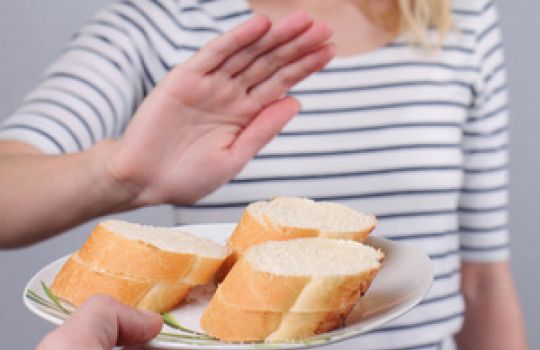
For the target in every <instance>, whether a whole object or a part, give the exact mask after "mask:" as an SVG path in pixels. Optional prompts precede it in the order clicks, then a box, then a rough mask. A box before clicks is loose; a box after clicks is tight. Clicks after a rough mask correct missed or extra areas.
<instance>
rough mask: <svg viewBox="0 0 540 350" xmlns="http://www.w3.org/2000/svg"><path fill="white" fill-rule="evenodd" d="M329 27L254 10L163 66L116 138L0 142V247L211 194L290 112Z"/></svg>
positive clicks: (324, 54) (300, 16) (323, 56)
mask: <svg viewBox="0 0 540 350" xmlns="http://www.w3.org/2000/svg"><path fill="white" fill-rule="evenodd" d="M331 33H332V32H331V30H330V28H329V27H328V26H327V25H326V24H323V23H319V22H314V21H313V19H312V18H311V17H309V16H308V15H306V14H305V13H296V14H293V15H291V16H290V17H287V18H285V19H284V20H283V21H281V22H280V23H279V24H276V25H275V26H272V24H271V22H270V21H269V20H268V19H267V18H266V17H264V16H255V17H254V18H253V19H251V20H249V21H248V22H247V23H245V24H243V25H242V26H240V27H238V28H236V29H233V30H232V31H231V32H229V33H227V34H225V35H224V36H222V37H220V38H218V39H216V40H214V41H212V42H211V43H209V44H208V45H207V46H206V47H205V48H203V49H202V50H200V51H199V52H198V53H197V54H195V55H194V56H193V57H192V58H191V59H189V60H188V61H187V62H185V63H184V64H181V65H179V66H177V67H176V68H174V69H173V70H172V71H171V72H169V74H168V75H167V76H166V77H165V78H164V79H163V80H162V81H161V82H160V83H159V84H158V85H157V87H156V88H155V89H154V90H153V91H152V92H151V93H150V94H149V96H148V97H147V98H146V99H145V100H144V101H143V102H142V104H141V105H140V106H139V108H138V110H137V112H136V113H135V115H134V117H133V120H132V122H131V123H130V125H129V127H128V128H127V130H126V132H125V134H124V136H123V137H122V139H120V140H104V141H101V142H99V143H98V144H96V145H95V146H94V147H92V148H90V149H88V150H86V151H84V152H80V153H75V154H68V155H59V156H49V155H44V154H41V153H40V152H39V151H37V150H36V149H34V148H33V147H32V146H29V145H27V144H23V143H20V142H7V141H5V142H0V188H2V190H1V191H2V192H1V195H0V208H2V211H1V212H0V222H2V231H1V233H0V248H2V247H3V248H13V247H19V246H23V245H26V244H30V243H33V242H36V241H39V240H42V239H45V238H47V237H50V236H51V235H53V234H55V233H57V232H60V231H63V230H65V229H68V228H70V227H73V226H75V225H77V224H79V223H82V222H84V221H86V220H89V219H91V218H94V217H97V216H100V215H104V214H107V213H112V212H117V211H122V210H127V209H131V208H137V207H142V206H146V205H153V204H158V203H177V204H188V203H192V202H194V201H195V200H197V199H198V198H201V197H202V196H204V195H206V194H208V193H210V192H212V191H214V190H215V189H217V188H218V187H220V186H221V185H222V184H224V183H225V182H227V181H228V180H230V179H231V178H232V177H233V176H234V175H236V174H237V173H238V172H239V171H240V170H241V169H242V168H243V167H244V165H245V164H246V163H247V162H248V161H249V160H250V159H251V158H252V157H253V156H254V155H255V154H256V153H257V152H258V151H259V150H260V149H261V148H262V147H263V146H264V145H265V144H266V143H267V142H268V141H270V140H271V139H272V137H273V136H275V135H276V134H277V133H278V132H279V131H280V130H281V129H282V128H283V126H284V125H285V124H286V123H287V122H288V121H289V120H290V119H291V118H292V117H293V116H294V115H295V114H296V113H297V111H298V109H299V103H298V101H296V100H295V99H294V98H291V97H284V95H285V94H286V92H287V91H288V90H289V88H290V87H291V86H293V85H294V84H296V83H297V82H298V81H300V80H302V79H303V78H305V77H306V76H308V75H309V74H311V73H313V72H314V71H317V70H319V69H321V68H322V67H323V66H324V65H325V64H326V63H327V62H328V61H329V60H330V59H331V58H332V56H333V55H334V49H333V47H332V46H329V45H327V44H326V41H327V40H328V39H329V38H330V36H331ZM22 191H24V193H25V195H24V196H21V192H22ZM81 198H84V200H81ZM21 208H24V210H22V209H21Z"/></svg>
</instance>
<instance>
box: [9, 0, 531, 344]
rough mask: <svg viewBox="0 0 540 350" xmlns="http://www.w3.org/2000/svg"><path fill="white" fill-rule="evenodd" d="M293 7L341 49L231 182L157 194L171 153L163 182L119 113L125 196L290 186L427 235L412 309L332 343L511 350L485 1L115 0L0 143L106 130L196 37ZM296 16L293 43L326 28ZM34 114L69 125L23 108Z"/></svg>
mask: <svg viewBox="0 0 540 350" xmlns="http://www.w3.org/2000/svg"><path fill="white" fill-rule="evenodd" d="M297 10H303V11H305V12H308V13H309V14H311V15H312V16H313V17H314V18H316V19H317V20H323V21H324V22H326V23H328V24H329V25H330V27H332V29H333V31H334V34H333V36H332V39H331V40H332V41H333V42H334V45H335V48H336V50H337V57H336V58H335V59H334V60H333V61H332V62H331V63H330V64H329V65H328V66H326V67H325V68H324V69H323V70H322V71H321V72H319V73H317V74H314V75H313V76H311V77H309V78H308V79H306V80H304V81H303V82H302V83H300V84H299V85H298V86H297V87H295V88H293V89H292V90H291V91H290V94H291V95H292V96H294V97H296V98H297V99H298V100H300V102H301V103H302V106H303V109H302V110H301V111H300V113H299V116H298V117H296V118H295V119H293V120H292V121H291V122H290V123H289V124H288V125H287V126H286V127H285V129H284V130H283V132H282V133H281V134H280V135H279V136H278V137H277V138H276V139H274V140H273V141H272V142H271V143H270V144H269V145H268V146H267V147H265V148H264V149H263V150H262V151H261V152H260V153H259V154H258V155H257V156H256V157H255V159H254V160H253V161H251V162H250V163H248V164H247V166H246V167H245V168H244V169H243V170H242V171H241V172H240V174H239V175H238V176H237V177H236V178H235V179H234V180H232V181H231V182H230V183H229V184H227V185H225V186H223V187H221V188H220V189H218V190H217V191H215V192H213V193H212V194H210V195H209V196H207V197H205V198H204V199H203V200H201V201H199V202H197V203H195V204H194V205H191V201H192V199H193V198H196V197H197V196H192V197H187V198H186V197H182V196H174V195H173V196H171V195H169V194H168V190H169V189H170V188H173V187H174V186H173V185H171V184H172V183H173V182H172V180H171V179H173V178H175V174H177V171H175V170H178V168H175V167H174V166H172V167H171V166H170V162H166V161H164V162H162V163H160V164H163V169H164V170H163V173H164V174H166V175H165V179H163V178H162V179H158V180H156V179H155V177H154V176H153V175H151V174H144V173H143V175H140V174H137V175H134V174H135V172H134V171H132V169H130V166H132V167H138V166H140V163H141V161H140V159H139V158H140V155H144V157H151V156H152V157H155V156H156V155H157V154H161V152H158V151H154V152H156V153H151V152H152V149H149V148H148V145H151V144H152V142H151V141H152V140H147V141H148V142H147V143H146V144H145V143H143V142H140V141H139V140H141V139H145V134H144V132H143V130H146V129H151V128H152V123H151V122H150V121H149V122H148V123H132V124H130V128H129V129H128V132H127V134H126V136H125V137H127V138H128V139H129V140H131V141H130V142H125V140H126V139H125V138H124V141H122V142H120V143H119V145H120V146H121V147H122V149H123V150H124V151H123V152H120V154H121V156H118V157H117V158H116V161H115V162H113V164H114V167H113V169H114V173H115V176H116V178H117V179H120V182H121V183H122V184H124V183H128V184H130V186H127V188H128V189H132V188H134V189H136V190H135V191H134V192H135V193H136V194H137V195H136V196H135V197H134V200H133V201H132V202H131V205H130V206H141V205H148V204H155V203H164V202H167V203H174V204H177V205H179V206H177V210H176V218H177V222H178V223H201V222H223V221H234V220H236V219H237V218H238V217H239V212H240V211H241V209H242V207H243V206H245V204H247V203H248V202H251V201H255V200H259V199H264V198H268V197H270V196H274V195H281V194H287V195H298V196H305V197H312V198H317V199H325V200H334V201H339V202H343V203H345V204H348V205H351V206H353V207H357V208H359V209H362V210H364V211H370V212H374V213H375V214H377V216H378V217H379V220H380V225H379V228H378V229H377V232H379V233H380V234H383V235H386V236H389V237H391V238H393V239H396V240H400V241H403V242H409V243H412V244H415V245H417V246H419V247H422V248H423V249H425V251H426V252H427V253H428V254H429V255H430V257H431V258H432V261H433V266H434V270H435V275H436V277H435V283H434V285H433V288H432V290H431V291H430V293H429V295H428V296H427V298H426V299H425V300H424V301H423V302H422V303H421V304H420V305H419V306H418V307H416V308H415V309H414V310H412V311H411V312H409V313H408V314H407V315H405V316H403V317H401V318H400V319H398V320H395V321H394V322H392V323H391V324H389V325H387V326H385V327H383V328H381V329H378V330H377V331H375V332H371V333H369V334H366V335H364V336H362V337H360V338H358V339H355V340H351V341H350V342H348V343H344V344H343V345H342V346H343V347H344V348H351V347H354V348H362V349H439V348H444V349H447V348H448V349H451V348H453V347H454V341H453V340H452V337H453V335H455V334H457V337H456V339H457V343H458V345H459V347H460V348H462V349H523V348H525V346H526V345H525V340H524V335H523V326H522V321H521V316H520V311H519V307H518V305H517V301H516V296H515V292H514V289H513V287H512V282H511V277H510V273H509V269H508V264H507V262H506V260H507V257H508V233H507V230H506V228H507V222H506V181H507V175H506V163H507V148H506V138H507V108H506V107H507V101H506V86H505V73H504V62H503V55H502V50H501V41H500V33H499V29H498V24H497V13H496V9H495V7H494V5H493V3H492V2H490V1H487V0H479V1H464V0H463V1H453V2H452V3H450V2H449V1H442V0H441V1H437V2H435V1H433V2H427V1H413V0H409V1H407V0H396V1H391V0H388V1H387V0H384V1H380V0H379V1H373V0H358V1H353V0H342V1H339V2H336V1H332V2H330V1H324V0H290V1H287V2H285V1H266V0H251V1H246V0H221V1H203V0H199V1H195V0H192V1H183V2H177V1H165V0H163V1H157V0H153V1H150V0H149V1H122V2H115V3H113V4H111V5H110V6H109V7H108V8H107V9H105V10H104V11H103V12H101V13H100V14H98V15H97V16H96V17H95V18H94V19H93V20H92V21H90V22H89V23H88V24H87V25H86V26H85V27H84V28H83V29H82V30H81V31H80V32H79V33H78V34H77V35H76V36H75V37H74V38H73V40H72V41H71V42H70V44H69V45H68V48H67V50H66V52H65V53H64V54H63V56H62V57H61V58H60V59H59V60H58V62H57V63H56V64H54V65H53V66H52V67H51V69H50V70H49V73H48V75H47V78H46V79H45V80H44V82H43V83H42V84H41V86H40V87H38V88H37V89H36V90H35V91H34V93H32V94H31V95H30V97H29V98H28V100H27V101H26V102H25V104H24V105H23V106H22V107H21V109H20V110H19V111H18V112H17V113H16V114H15V115H14V116H13V117H12V118H10V119H9V120H8V121H7V122H6V124H5V127H4V131H3V133H2V137H3V138H4V139H10V140H18V143H17V142H13V141H12V142H11V143H10V147H13V148H16V149H18V150H21V151H22V150H23V148H24V149H30V148H31V149H32V150H34V149H35V148H37V149H39V150H41V151H43V152H48V153H62V152H78V151H81V150H82V149H86V148H88V147H90V146H91V145H92V144H93V143H94V142H96V141H97V140H99V139H101V138H107V137H109V138H110V137H117V136H118V135H119V134H120V133H122V131H123V130H124V127H125V125H126V124H127V123H128V122H129V121H130V118H131V116H132V114H133V113H132V112H133V109H134V106H137V105H138V104H139V103H140V102H141V100H142V98H143V96H146V94H147V92H148V91H149V90H150V89H152V87H153V86H154V85H156V84H157V82H158V81H162V78H163V77H164V76H165V75H166V74H167V72H168V71H169V70H170V69H172V67H174V66H175V65H176V64H178V63H181V62H184V61H185V60H187V59H188V58H189V57H191V56H192V55H193V53H194V52H196V51H197V50H198V49H199V48H200V47H201V46H202V45H203V44H204V43H206V42H208V41H209V40H211V39H213V38H214V37H216V36H218V35H219V34H221V33H223V32H226V31H227V30H229V29H230V28H232V26H233V25H235V24H236V23H239V22H241V21H243V20H245V19H247V18H249V17H251V16H252V15H253V14H263V15H266V16H268V17H269V18H270V19H271V20H272V21H276V20H279V19H281V18H283V17H285V16H286V15H287V14H289V13H291V12H294V11H297ZM294 22H295V23H298V28H297V29H298V32H299V33H300V32H301V33H303V34H302V35H299V36H298V37H299V38H302V39H298V42H297V44H298V46H296V47H297V48H299V49H300V50H315V47H314V46H313V44H312V43H313V39H312V38H313V37H321V36H322V37H324V36H325V35H330V33H329V31H328V29H327V28H325V26H323V25H312V24H308V22H306V21H305V20H303V19H302V18H301V17H298V18H295V19H294ZM266 40H267V42H270V43H272V42H274V41H275V40H276V39H275V37H273V36H272V35H268V39H266ZM310 43H311V44H310ZM269 46H272V45H270V44H266V45H263V47H264V48H265V49H263V48H262V47H260V46H254V47H253V48H252V49H251V50H252V52H255V53H256V54H258V53H263V52H266V51H265V50H267V49H268V47H269ZM308 47H309V49H308ZM262 57H263V58H264V56H262ZM245 64H246V63H245V62H244V61H240V62H237V61H230V62H227V63H225V64H224V65H223V66H221V67H220V68H221V69H223V70H224V71H226V72H228V74H229V76H231V77H236V78H238V77H240V80H241V81H248V82H251V81H257V80H258V79H259V77H258V75H257V73H256V72H257V71H258V70H260V67H261V66H266V67H272V60H268V59H266V60H265V59H261V60H259V61H258V63H253V64H252V65H249V67H248V68H245V67H246V65H245ZM169 76H170V75H169ZM164 81H165V82H166V81H167V79H165V80H164ZM160 84H161V83H160ZM223 87H224V89H233V91H234V87H231V86H230V85H228V84H226V82H223ZM74 94H77V96H74ZM150 96H152V95H150ZM151 100H154V101H155V99H152V97H150V98H149V99H148V100H147V101H151ZM139 111H140V109H139ZM37 113H39V114H45V115H46V116H51V115H54V117H55V118H58V119H60V120H61V121H63V124H64V125H69V126H68V127H67V128H65V127H60V126H58V123H56V124H54V125H53V122H51V121H47V122H45V121H41V122H40V121H38V119H39V118H35V117H34V116H30V115H29V114H33V115H35V114H37ZM81 116H85V117H84V118H82V120H83V121H81V120H80V119H81V118H80V117H81ZM148 120H150V118H149V119H148ZM135 122H137V119H136V120H135ZM46 123H48V124H49V126H48V127H47V126H46V125H45V124H46ZM137 124H139V127H137ZM133 130H135V131H133ZM161 131H162V132H165V129H163V128H162V129H161ZM156 133H157V132H156ZM30 145H32V146H30ZM6 147H7V146H6ZM98 147H99V145H98ZM171 147H172V146H171ZM91 149H94V150H95V149H97V148H96V147H94V148H91ZM205 166H208V165H205V164H201V165H200V168H201V169H204V167H205ZM141 168H142V167H141ZM154 168H155V167H150V168H149V169H154ZM170 169H173V170H170ZM153 181H158V183H160V186H159V188H157V189H156V188H155V187H152V186H149V184H151V183H153ZM180 182H181V181H180ZM147 188H150V190H146V189H147ZM139 189H143V190H142V191H139Z"/></svg>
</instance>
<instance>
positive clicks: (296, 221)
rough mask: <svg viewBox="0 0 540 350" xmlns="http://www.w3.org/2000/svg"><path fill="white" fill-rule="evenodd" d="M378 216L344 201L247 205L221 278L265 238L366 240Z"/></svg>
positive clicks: (293, 199) (276, 201) (276, 200)
mask: <svg viewBox="0 0 540 350" xmlns="http://www.w3.org/2000/svg"><path fill="white" fill-rule="evenodd" d="M376 225H377V219H376V218H375V216H373V215H369V214H364V213H361V212H359V211H356V210H354V209H352V208H349V207H347V206H345V205H342V204H337V203H331V202H315V201H313V200H311V199H307V198H296V197H275V198H273V199H272V200H271V201H268V202H265V201H261V202H255V203H252V204H250V205H248V206H247V207H246V209H245V210H244V213H243V214H242V217H241V219H240V222H239V223H238V225H237V227H236V229H235V230H234V232H233V234H232V236H231V237H230V238H229V241H228V242H227V245H228V246H229V247H230V248H231V250H232V254H231V255H230V256H229V257H228V258H227V260H226V261H225V263H224V264H223V266H222V268H221V270H220V271H219V273H218V276H217V280H218V281H221V280H222V279H223V278H224V277H225V275H226V274H227V273H228V271H229V270H230V269H231V267H232V266H233V265H234V263H235V262H236V261H237V260H238V258H239V257H240V255H242V253H243V252H245V251H246V250H247V249H248V248H249V247H251V246H252V245H255V244H259V243H263V242H266V241H281V240H288V239H294V238H307V237H322V238H337V239H350V240H354V241H358V242H363V241H364V240H365V239H366V238H367V236H368V235H369V234H370V233H371V232H372V231H373V230H374V229H375V226H376Z"/></svg>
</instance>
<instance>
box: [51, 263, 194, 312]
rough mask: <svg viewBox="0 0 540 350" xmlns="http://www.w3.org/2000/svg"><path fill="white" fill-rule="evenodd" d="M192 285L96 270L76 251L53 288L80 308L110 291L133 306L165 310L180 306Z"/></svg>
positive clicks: (58, 276) (117, 298)
mask: <svg viewBox="0 0 540 350" xmlns="http://www.w3.org/2000/svg"><path fill="white" fill-rule="evenodd" d="M73 286H76V288H74V287H73ZM191 287H192V286H190V285H187V284H184V283H155V282H154V281H149V280H137V279H132V278H129V277H125V276H119V275H115V274H111V273H108V272H106V271H103V270H96V269H93V268H92V267H91V266H89V265H87V264H85V263H84V262H83V261H82V260H81V259H80V258H79V256H78V254H77V253H75V254H73V255H72V256H71V257H70V258H69V259H68V261H67V262H66V263H65V264H64V266H63V267H62V270H61V271H60V273H59V274H58V275H57V277H56V278H55V280H54V281H53V283H52V285H51V290H52V291H53V292H54V293H55V294H56V295H57V296H58V297H60V298H62V299H64V300H66V301H68V302H70V303H71V304H73V305H75V306H77V307H78V306H81V305H82V304H83V303H84V302H85V301H86V300H87V299H88V298H90V297H91V296H93V295H95V294H107V295H109V296H111V297H113V298H115V299H116V300H118V301H120V302H122V303H124V304H126V305H129V306H132V307H137V308H140V309H145V310H151V311H156V312H164V311H167V310H170V309H171V308H173V307H175V306H176V305H178V304H179V303H180V302H181V301H182V300H183V299H184V297H185V296H186V295H187V293H188V292H189V290H190V289H191Z"/></svg>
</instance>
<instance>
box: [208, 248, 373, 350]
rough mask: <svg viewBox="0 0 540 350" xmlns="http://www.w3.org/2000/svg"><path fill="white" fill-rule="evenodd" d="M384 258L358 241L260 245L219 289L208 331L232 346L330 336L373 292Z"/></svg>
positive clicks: (215, 297) (240, 263)
mask: <svg viewBox="0 0 540 350" xmlns="http://www.w3.org/2000/svg"><path fill="white" fill-rule="evenodd" d="M383 257H384V255H383V253H382V252H381V251H379V250H376V249H374V248H371V247H368V246H365V245H363V244H361V243H358V242H355V241H351V240H339V239H327V238H301V239H293V240H288V241H270V242H266V243H262V244H259V245H255V246H253V247H252V248H250V249H249V250H248V251H247V252H245V254H243V255H242V257H241V258H240V260H239V261H238V263H236V264H235V265H234V267H233V268H232V270H231V272H230V273H229V274H228V275H227V277H226V278H225V280H224V281H223V283H221V284H220V285H219V287H218V289H217V291H216V293H215V295H214V297H213V298H212V301H211V303H210V305H209V307H208V308H207V310H206V311H205V312H204V314H203V317H202V319H201V326H202V328H203V329H204V330H205V331H206V332H208V333H209V334H210V335H212V336H215V337H217V338H219V339H222V340H225V341H248V340H266V341H269V340H272V341H274V340H291V339H299V338H304V337H308V336H311V335H315V334H318V333H321V332H325V331H327V330H329V329H332V328H335V327H337V326H339V325H340V324H341V321H342V320H344V319H345V317H346V316H347V315H348V313H349V312H350V310H352V307H353V306H354V305H355V304H356V302H357V301H358V298H359V297H360V296H361V295H362V294H364V293H365V292H366V291H367V289H368V288H369V286H370V284H371V282H372V280H373V278H374V277H375V275H376V273H377V272H378V271H379V269H380V268H381V263H382V259H383ZM231 319H234V322H232V325H231V324H229V323H231V322H230V320H231ZM226 320H229V322H226ZM257 320H258V321H257ZM233 325H234V326H233Z"/></svg>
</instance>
